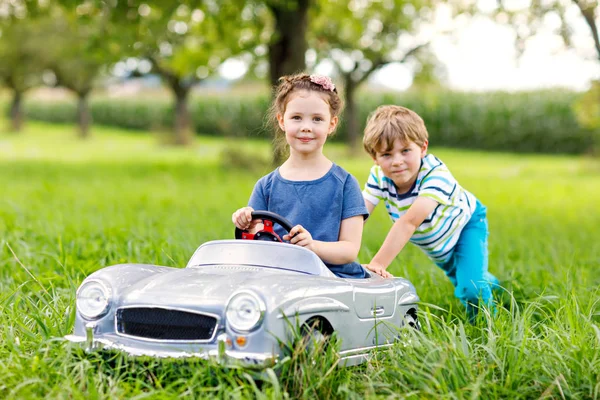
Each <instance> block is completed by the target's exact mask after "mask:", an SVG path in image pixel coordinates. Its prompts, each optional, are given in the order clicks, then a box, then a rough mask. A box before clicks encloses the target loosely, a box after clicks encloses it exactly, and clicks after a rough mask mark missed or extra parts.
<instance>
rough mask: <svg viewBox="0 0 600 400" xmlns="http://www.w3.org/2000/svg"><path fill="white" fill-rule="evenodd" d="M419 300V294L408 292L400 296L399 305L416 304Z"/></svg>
mask: <svg viewBox="0 0 600 400" xmlns="http://www.w3.org/2000/svg"><path fill="white" fill-rule="evenodd" d="M418 302H419V296H418V295H417V294H416V293H412V292H407V293H404V294H403V295H402V297H400V299H399V300H398V305H399V306H403V305H406V304H415V303H418Z"/></svg>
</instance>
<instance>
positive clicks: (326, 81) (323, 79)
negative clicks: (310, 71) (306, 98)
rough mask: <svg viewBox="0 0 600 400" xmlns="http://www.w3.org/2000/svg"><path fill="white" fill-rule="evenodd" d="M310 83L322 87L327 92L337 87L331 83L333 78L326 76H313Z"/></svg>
mask: <svg viewBox="0 0 600 400" xmlns="http://www.w3.org/2000/svg"><path fill="white" fill-rule="evenodd" d="M310 81H311V82H312V83H314V84H316V85H319V86H321V87H322V88H323V89H325V90H331V91H332V92H333V91H334V90H335V85H334V84H333V82H332V81H331V78H330V77H328V76H324V75H311V76H310Z"/></svg>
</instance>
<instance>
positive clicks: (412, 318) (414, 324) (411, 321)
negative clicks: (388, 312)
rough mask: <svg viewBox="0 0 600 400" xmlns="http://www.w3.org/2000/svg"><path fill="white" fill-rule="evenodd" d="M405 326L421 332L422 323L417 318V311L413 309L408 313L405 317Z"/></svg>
mask: <svg viewBox="0 0 600 400" xmlns="http://www.w3.org/2000/svg"><path fill="white" fill-rule="evenodd" d="M404 326H410V327H411V328H413V329H416V330H418V331H420V330H421V323H420V322H419V317H418V316H417V310H415V309H414V308H411V309H410V310H408V311H407V312H406V315H404Z"/></svg>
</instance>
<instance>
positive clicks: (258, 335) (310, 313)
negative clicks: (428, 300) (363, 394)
mask: <svg viewBox="0 0 600 400" xmlns="http://www.w3.org/2000/svg"><path fill="white" fill-rule="evenodd" d="M418 300H419V298H418V296H417V293H416V291H415V288H414V286H413V285H412V284H411V283H410V282H409V281H408V280H406V279H403V278H393V279H383V278H381V277H380V276H378V275H375V274H371V276H370V277H369V278H367V279H342V278H338V277H336V276H335V275H333V274H332V273H331V271H329V269H328V268H327V267H326V266H325V264H324V263H323V262H322V261H321V260H320V259H319V257H318V256H317V255H316V254H315V253H313V252H312V251H310V250H307V249H305V248H303V247H299V246H294V245H291V244H286V243H278V242H266V241H253V240H215V241H210V242H207V243H205V244H203V245H201V246H200V247H199V248H198V249H197V250H196V252H195V253H194V255H193V256H192V258H191V259H190V261H189V262H188V264H187V266H186V268H171V267H163V266H155V265H147V264H120V265H114V266H110V267H106V268H103V269H101V270H98V271H96V272H94V273H93V274H91V275H90V276H88V277H87V278H86V279H85V280H84V282H83V283H82V284H81V286H80V287H79V289H78V291H77V316H76V321H75V328H74V332H73V334H72V335H68V336H67V337H66V338H67V339H68V340H70V341H72V342H76V343H80V344H83V345H84V346H85V347H86V348H87V349H88V350H93V349H105V350H117V351H122V352H126V353H128V354H131V355H143V356H153V357H200V358H215V359H218V360H220V361H222V362H223V363H224V364H226V365H229V364H235V365H242V366H248V367H266V366H271V365H273V364H274V363H276V362H277V360H278V359H280V357H281V355H282V354H283V352H284V351H285V346H282V343H286V341H289V340H290V338H291V335H292V331H293V329H294V327H297V326H307V325H311V324H312V323H314V322H315V321H317V322H318V324H317V325H318V326H319V331H322V332H323V334H331V333H333V332H336V333H337V336H338V337H339V338H340V339H341V345H340V346H341V347H340V350H339V354H340V356H341V358H342V361H343V363H345V364H346V365H351V364H358V363H360V362H362V361H364V360H366V359H367V358H368V356H369V354H370V352H371V350H372V349H374V348H376V347H380V346H389V345H390V344H391V343H392V342H393V341H394V339H395V338H397V337H398V334H399V332H398V329H399V328H402V327H403V326H404V325H406V324H407V323H409V322H411V323H416V311H417V302H418ZM305 324H307V325H305Z"/></svg>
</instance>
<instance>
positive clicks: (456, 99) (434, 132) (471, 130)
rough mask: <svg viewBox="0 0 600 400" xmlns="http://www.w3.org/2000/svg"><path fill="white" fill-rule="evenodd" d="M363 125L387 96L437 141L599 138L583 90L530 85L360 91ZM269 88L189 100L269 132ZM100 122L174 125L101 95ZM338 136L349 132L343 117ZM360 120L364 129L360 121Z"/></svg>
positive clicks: (61, 105)
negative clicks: (580, 115) (582, 102)
mask: <svg viewBox="0 0 600 400" xmlns="http://www.w3.org/2000/svg"><path fill="white" fill-rule="evenodd" d="M358 97H359V99H360V103H359V105H358V108H359V113H360V115H359V120H360V121H361V124H362V125H364V123H365V121H366V118H367V116H368V114H369V112H371V111H372V110H374V109H375V108H376V107H377V106H379V105H381V104H399V105H403V106H405V107H408V108H410V109H413V110H414V111H416V112H417V113H419V114H420V115H421V116H422V117H423V119H424V120H425V123H426V125H427V128H428V130H429V134H430V141H431V143H432V144H433V145H435V146H445V147H456V148H473V149H482V150H501V151H515V152H542V153H587V152H591V151H592V150H593V147H594V143H598V141H597V139H598V134H597V131H596V132H595V131H593V130H592V129H590V128H585V127H583V126H581V125H580V124H579V123H578V121H577V118H576V115H575V112H574V110H573V106H572V105H573V104H574V103H575V102H577V100H578V98H579V97H580V95H579V94H577V93H573V92H567V91H556V90H553V91H539V92H524V93H504V92H492V93H489V92H488V93H456V92H427V93H416V92H407V93H363V94H362V95H360V96H358ZM268 106H269V98H268V96H266V95H248V96H239V95H235V96H234V95H230V94H226V95H223V96H206V97H194V98H192V99H191V101H190V103H189V108H190V111H191V114H192V117H193V124H194V128H195V130H196V132H198V133H202V134H207V135H217V136H226V137H240V136H244V137H265V138H270V137H271V131H270V127H268V126H265V113H266V110H267V108H268ZM75 109H76V104H75V101H64V100H63V101H52V102H50V101H40V100H29V101H27V102H26V104H25V113H26V116H27V117H28V118H29V119H33V120H41V121H47V122H74V121H75ZM91 110H92V115H93V119H94V123H96V124H101V125H107V126H117V127H121V128H129V129H140V130H157V129H169V127H171V126H172V123H173V106H172V104H171V102H170V101H168V100H165V99H160V100H147V99H135V100H131V99H96V100H92V102H91ZM343 121H344V118H342V124H341V125H340V127H339V129H338V132H337V134H336V135H335V136H334V140H337V141H343V140H345V138H346V136H347V133H346V128H345V124H344V123H343ZM362 125H361V129H362Z"/></svg>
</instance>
